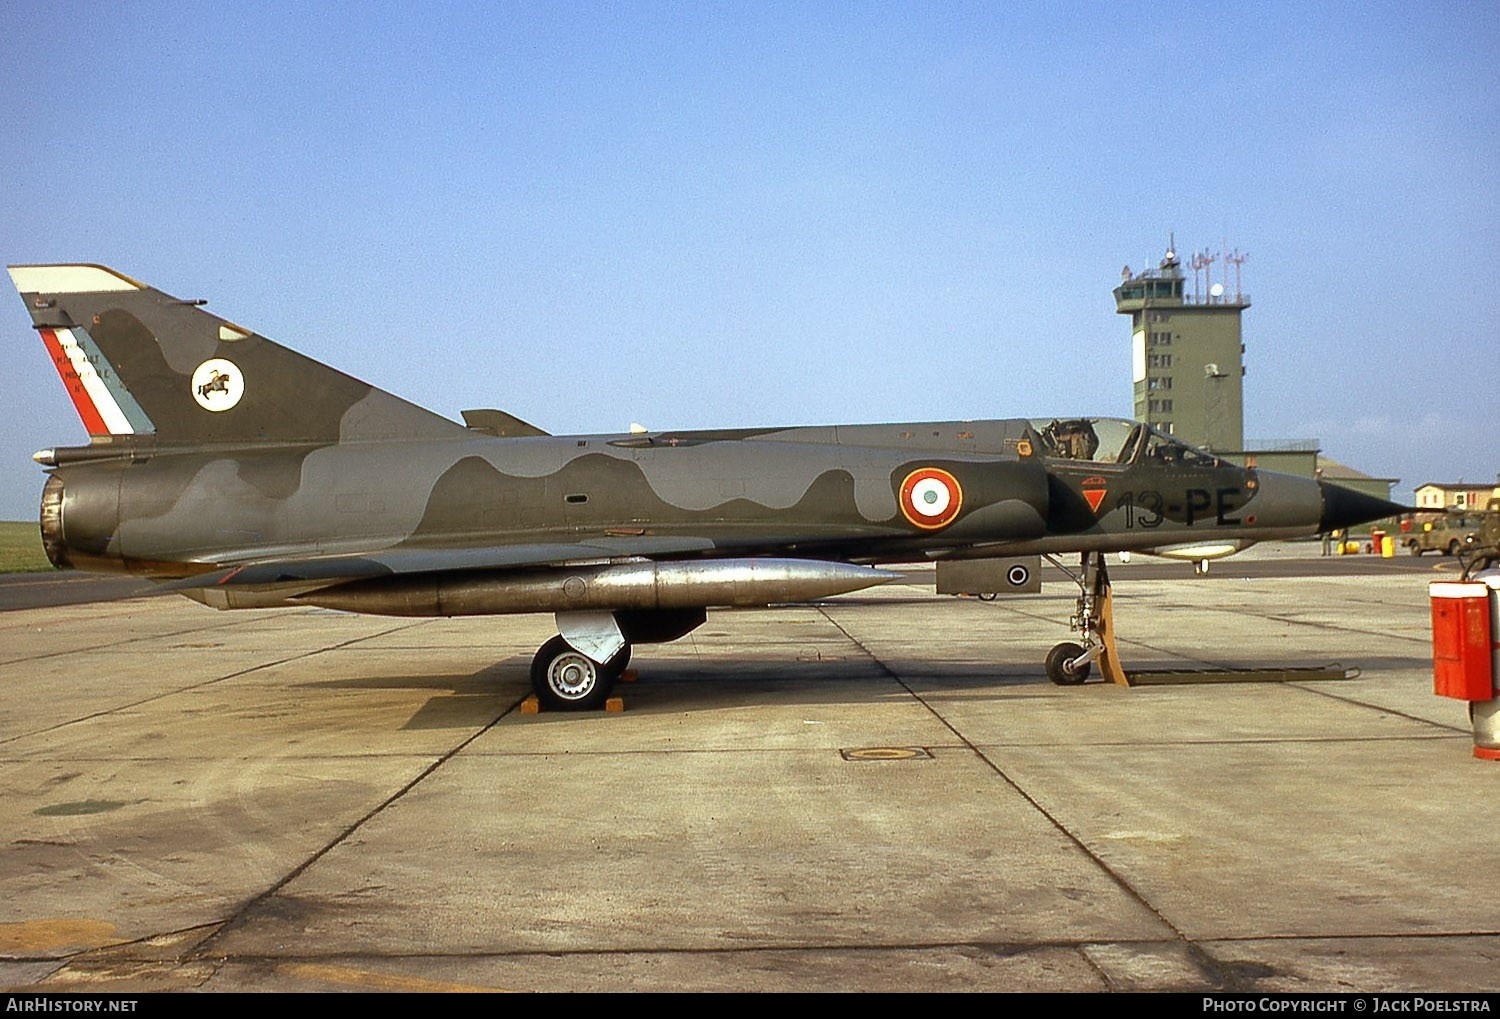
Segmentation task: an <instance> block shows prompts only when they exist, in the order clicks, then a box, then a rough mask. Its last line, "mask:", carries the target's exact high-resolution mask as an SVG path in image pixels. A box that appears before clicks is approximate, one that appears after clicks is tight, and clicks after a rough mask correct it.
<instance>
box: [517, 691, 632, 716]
mask: <svg viewBox="0 0 1500 1019" xmlns="http://www.w3.org/2000/svg"><path fill="white" fill-rule="evenodd" d="M604 710H605V711H612V712H615V713H616V714H618V713H619V712H622V711H624V710H625V698H623V697H610V698H607V699H606V700H605V702H604ZM541 713H542V702H541V701H539V700H537V699H536V694H532V695H531V696H529V697H527V698H526V699H525V700H524V701H522V702H521V714H523V715H540V714H541Z"/></svg>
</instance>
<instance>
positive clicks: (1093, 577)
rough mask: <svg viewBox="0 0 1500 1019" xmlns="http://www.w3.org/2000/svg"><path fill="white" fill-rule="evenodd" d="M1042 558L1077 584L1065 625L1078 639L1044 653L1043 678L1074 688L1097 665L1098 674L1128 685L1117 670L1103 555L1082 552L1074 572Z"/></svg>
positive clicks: (1107, 582) (1053, 558)
mask: <svg viewBox="0 0 1500 1019" xmlns="http://www.w3.org/2000/svg"><path fill="white" fill-rule="evenodd" d="M1046 559H1047V561H1048V562H1049V563H1051V564H1052V565H1053V566H1056V567H1057V568H1058V569H1059V570H1062V572H1063V573H1065V574H1067V576H1068V577H1069V579H1071V580H1072V581H1073V583H1075V584H1077V585H1078V605H1077V608H1076V609H1075V610H1074V612H1073V615H1072V616H1071V617H1070V618H1069V619H1068V625H1069V626H1070V627H1072V628H1073V629H1074V630H1076V631H1078V635H1079V637H1080V638H1082V642H1081V643H1076V642H1074V641H1064V642H1063V643H1061V644H1058V645H1057V646H1056V647H1054V648H1053V649H1052V650H1051V651H1049V652H1048V653H1047V659H1046V662H1045V664H1044V667H1045V668H1046V670H1047V678H1048V679H1050V680H1052V682H1054V683H1056V684H1058V685H1059V686H1077V685H1078V684H1080V683H1083V682H1084V681H1086V680H1087V679H1088V678H1089V673H1090V671H1092V667H1093V664H1094V663H1095V662H1098V663H1099V672H1100V674H1101V675H1102V676H1103V677H1104V678H1105V679H1107V680H1109V681H1110V682H1112V683H1117V684H1119V685H1120V686H1129V685H1130V681H1129V679H1128V678H1127V677H1126V675H1125V671H1124V670H1123V669H1121V668H1120V655H1119V652H1118V651H1117V650H1116V648H1115V633H1114V610H1113V604H1112V598H1113V595H1112V594H1111V591H1110V585H1109V572H1108V571H1107V570H1106V569H1105V567H1104V553H1103V552H1085V553H1083V556H1082V561H1081V563H1080V565H1079V570H1078V572H1077V573H1074V572H1073V571H1072V570H1070V569H1068V568H1067V567H1066V566H1064V565H1063V564H1062V563H1061V562H1059V561H1058V560H1057V559H1056V557H1054V556H1050V555H1049V556H1047V557H1046Z"/></svg>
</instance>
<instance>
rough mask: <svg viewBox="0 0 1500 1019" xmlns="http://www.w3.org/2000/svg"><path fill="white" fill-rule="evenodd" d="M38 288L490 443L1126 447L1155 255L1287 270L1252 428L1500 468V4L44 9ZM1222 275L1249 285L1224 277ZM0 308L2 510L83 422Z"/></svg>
mask: <svg viewBox="0 0 1500 1019" xmlns="http://www.w3.org/2000/svg"><path fill="white" fill-rule="evenodd" d="M7 13H8V18H7V22H8V26H9V27H8V29H7V31H5V32H4V33H3V34H0V94H3V95H5V96H6V97H7V98H8V100H9V106H10V109H11V115H10V117H9V119H8V123H7V126H6V129H5V130H4V131H3V132H0V196H3V198H4V201H3V203H0V260H3V261H4V262H5V263H7V264H14V263H28V262H50V261H80V262H101V263H104V264H108V265H111V266H113V267H115V268H117V269H119V270H120V271H122V272H125V273H127V274H129V275H131V276H133V277H135V278H137V279H142V280H145V281H146V282H149V283H151V284H153V285H155V286H157V287H159V288H161V289H163V290H165V291H167V292H169V293H172V294H175V295H177V296H180V297H185V298H206V299H208V301H209V303H210V307H211V308H212V310H214V311H215V312H217V313H218V314H220V315H223V316H225V317H228V318H231V319H234V320H236V321H238V322H240V323H242V324H244V325H246V326H249V327H251V328H253V329H255V330H256V331H258V332H261V333H263V334H264V335H267V336H270V337H271V338H273V339H276V340H278V341H280V342H282V343H285V344H287V345H289V346H292V347H295V348H297V349H298V350H300V351H302V352H304V353H306V354H309V355H311V356H313V357H316V358H318V359H320V360H324V361H327V362H329V363H331V364H334V365H336V366H337V367H340V368H342V369H344V370H346V371H349V372H350V373H352V374H354V375H357V376H359V377H361V378H363V379H366V380H367V381H370V382H373V383H375V384H377V385H380V386H382V387H384V388H386V389H390V390H392V391H393V392H396V393H398V394H399V395H402V396H405V397H407V398H409V399H412V400H415V401H416V402H419V403H422V404H424V405H426V406H430V407H432V408H433V409H434V410H437V411H439V412H441V413H444V414H447V415H449V416H453V417H457V415H458V412H459V411H460V410H461V409H463V408H466V407H500V408H503V409H506V410H509V411H511V412H512V413H514V414H517V415H518V416H520V417H522V418H525V419H527V420H530V421H533V422H535V423H536V424H539V425H541V426H543V427H545V428H548V429H549V430H552V431H558V432H569V431H612V430H623V429H625V428H626V427H627V426H628V425H629V424H630V423H631V422H637V421H638V422H642V423H644V424H646V425H648V426H650V427H652V428H679V427H708V426H718V425H725V426H729V425H757V424H804V423H808V424H810V423H831V422H840V421H894V420H921V419H932V418H982V417H1009V416H1018V415H1020V416H1040V415H1053V414H1058V413H1094V414H1113V415H1120V416H1128V415H1129V413H1130V411H1131V384H1130V375H1131V359H1130V343H1129V332H1130V330H1129V327H1128V320H1127V319H1125V318H1123V317H1121V316H1118V315H1116V314H1115V312H1114V304H1113V299H1112V296H1111V290H1112V289H1113V287H1114V286H1115V285H1116V284H1117V283H1118V282H1119V279H1120V270H1121V267H1122V266H1123V265H1127V264H1128V265H1130V266H1132V267H1133V268H1135V269H1140V268H1142V267H1144V266H1147V265H1154V264H1155V263H1156V261H1157V260H1158V259H1159V258H1160V257H1161V255H1162V252H1163V251H1164V249H1165V247H1166V244H1167V239H1168V236H1169V233H1175V237H1176V242H1177V246H1178V249H1179V250H1180V251H1182V252H1185V253H1187V252H1192V251H1197V250H1203V249H1212V250H1219V249H1221V248H1224V247H1226V246H1227V247H1228V248H1230V249H1238V250H1239V251H1240V252H1242V253H1248V256H1249V257H1248V259H1247V261H1246V262H1245V263H1244V265H1243V269H1242V273H1243V281H1244V289H1245V290H1246V291H1247V292H1248V293H1249V294H1250V296H1251V300H1252V306H1251V308H1250V309H1249V310H1248V311H1247V312H1246V313H1245V318H1244V338H1245V342H1246V346H1247V353H1246V364H1247V367H1248V374H1247V376H1246V379H1245V399H1246V415H1245V417H1246V421H1245V430H1246V433H1247V437H1249V438H1279V437H1285V438H1304V437H1316V438H1318V439H1319V440H1321V444H1322V446H1323V449H1324V451H1325V452H1326V453H1327V454H1328V455H1331V456H1333V457H1335V458H1337V459H1340V460H1342V461H1344V462H1346V463H1349V464H1351V465H1352V466H1355V467H1357V468H1359V469H1361V470H1364V471H1366V472H1368V473H1371V474H1375V475H1378V476H1389V477H1399V478H1400V479H1401V483H1400V485H1398V487H1397V488H1396V490H1395V491H1396V494H1397V496H1398V497H1400V498H1409V497H1410V493H1411V489H1412V487H1414V486H1415V485H1417V484H1419V483H1422V482H1425V481H1430V480H1442V481H1455V480H1458V479H1459V478H1463V479H1465V480H1470V481H1474V480H1492V479H1493V478H1494V477H1495V474H1496V471H1497V470H1500V442H1497V441H1496V440H1497V437H1500V413H1497V412H1496V409H1495V395H1494V390H1495V386H1494V381H1495V378H1496V376H1497V371H1500V368H1497V367H1496V366H1497V362H1500V301H1497V300H1496V298H1495V296H1494V292H1495V290H1496V285H1495V281H1496V279H1497V277H1500V188H1497V184H1500V180H1497V166H1500V113H1497V109H1500V103H1497V98H1500V87H1497V86H1500V6H1497V5H1495V4H1494V3H1422V4H1385V3H1361V4H1341V3H1325V4H1282V3H1266V4H1258V5H1244V6H1239V5H1228V4H1213V5H1193V4H1180V5H1168V4H1159V3H1153V4H1135V3H1129V2H1121V3H1107V4H1106V3H1078V4H1072V3H1048V4H1028V3H999V2H995V3H984V4H963V3H938V4H894V3H889V4H887V3H852V2H840V3H813V4H809V3H805V2H803V3H777V2H771V0H762V2H744V3H680V4H679V3H576V4H575V3H561V2H553V3H538V4H532V3H496V4H479V3H476V4H424V5H416V4H409V3H403V4H388V5H387V4H378V3H372V4H360V5H334V4H318V3H296V4H277V3H254V4H207V3H205V4H154V3H130V4H124V3H88V4H85V3H67V2H61V3H59V2H49V3H34V2H31V0H11V3H10V4H8V5H7ZM1216 271H1217V269H1216ZM10 302H11V303H10V304H9V306H8V307H9V310H5V308H6V307H7V305H6V304H5V300H4V298H3V296H0V408H3V409H4V411H5V421H6V427H5V433H4V435H3V436H0V518H3V519H29V518H32V517H34V515H35V507H36V502H37V498H38V494H39V492H40V488H41V483H42V480H43V476H42V472H41V470H40V468H38V467H36V466H35V465H34V464H33V463H32V462H31V460H30V454H31V453H32V451H34V450H36V449H39V448H43V447H46V446H53V445H67V444H74V443H80V442H82V441H84V438H85V436H84V432H83V429H82V426H81V425H80V424H79V422H78V420H77V418H76V416H75V414H74V413H73V410H72V408H71V406H70V405H69V403H68V402H67V400H66V398H65V396H64V394H63V391H62V388H61V385H60V384H59V383H58V381H57V379H56V377H55V375H54V374H53V373H52V369H51V367H50V365H49V363H48V361H47V359H46V357H45V355H44V352H43V349H42V346H41V343H40V341H39V340H38V339H37V337H36V336H35V334H34V333H33V331H32V330H31V328H30V325H29V319H28V317H27V315H26V313H25V309H24V307H23V306H22V304H21V302H20V300H19V299H17V298H11V299H10Z"/></svg>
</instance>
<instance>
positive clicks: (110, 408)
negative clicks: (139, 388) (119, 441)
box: [37, 326, 155, 436]
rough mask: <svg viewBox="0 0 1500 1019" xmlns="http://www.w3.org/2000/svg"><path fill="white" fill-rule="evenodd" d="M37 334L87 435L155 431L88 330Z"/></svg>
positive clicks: (50, 331)
mask: <svg viewBox="0 0 1500 1019" xmlns="http://www.w3.org/2000/svg"><path fill="white" fill-rule="evenodd" d="M37 331H38V332H39V333H41V335H42V342H43V343H45V344H46V345H47V353H48V354H50V355H51V356H52V364H53V365H54V366H55V367H56V368H57V374H58V375H59V376H61V377H62V381H63V386H64V387H65V388H66V389H67V391H68V396H69V397H70V398H72V400H73V406H74V407H75V408H76V409H77V411H78V416H79V417H80V418H82V419H83V427H84V428H86V429H88V433H89V435H91V436H102V435H139V434H142V433H145V432H151V431H154V430H155V429H154V428H153V427H152V425H151V419H150V418H148V417H147V416H146V412H145V411H143V410H142V409H141V405H140V404H138V403H136V402H135V398H134V397H133V396H131V395H130V393H129V391H128V390H126V388H125V386H124V384H123V383H122V382H121V381H120V376H119V374H118V373H116V372H115V370H114V367H113V366H112V365H111V364H110V363H109V359H108V358H106V357H105V356H104V354H103V352H101V351H100V350H99V347H98V345H97V344H96V343H94V341H93V339H92V338H91V337H90V336H89V334H88V331H87V330H85V329H80V328H78V327H76V326H75V327H73V328H71V329H39V330H37Z"/></svg>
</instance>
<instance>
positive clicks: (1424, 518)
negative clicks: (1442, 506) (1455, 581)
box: [1396, 499, 1497, 556]
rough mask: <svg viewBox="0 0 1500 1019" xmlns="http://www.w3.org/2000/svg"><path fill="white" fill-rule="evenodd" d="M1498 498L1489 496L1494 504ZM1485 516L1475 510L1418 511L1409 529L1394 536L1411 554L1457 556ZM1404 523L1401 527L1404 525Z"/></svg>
mask: <svg viewBox="0 0 1500 1019" xmlns="http://www.w3.org/2000/svg"><path fill="white" fill-rule="evenodd" d="M1496 502H1497V500H1494V499H1491V500H1490V505H1491V507H1492V509H1491V511H1489V512H1493V507H1494V506H1495V504H1496ZM1484 517H1485V513H1484V512H1480V511H1478V510H1467V511H1450V512H1448V513H1436V514H1419V515H1417V516H1416V517H1414V518H1412V521H1411V529H1410V530H1403V531H1402V533H1400V534H1398V535H1396V540H1397V541H1398V542H1399V543H1400V544H1402V545H1404V546H1406V550H1407V551H1408V552H1410V553H1411V554H1412V555H1423V554H1425V553H1427V552H1436V553H1437V554H1438V555H1450V556H1456V555H1458V553H1459V552H1460V551H1461V550H1462V549H1463V547H1464V544H1465V543H1466V542H1467V541H1468V540H1469V538H1470V536H1472V535H1474V534H1476V533H1477V532H1478V531H1479V526H1480V524H1481V523H1482V522H1483V519H1484ZM1404 526H1405V525H1404V524H1403V528H1404Z"/></svg>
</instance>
